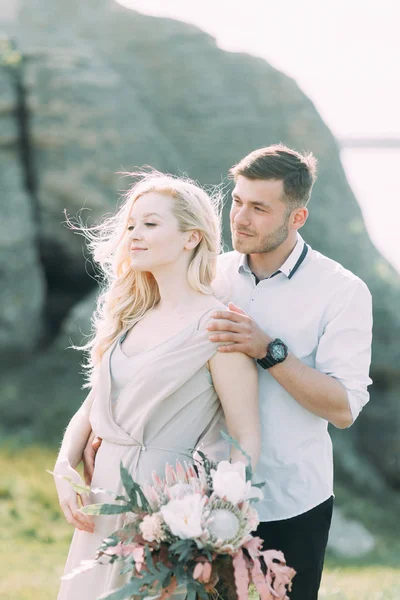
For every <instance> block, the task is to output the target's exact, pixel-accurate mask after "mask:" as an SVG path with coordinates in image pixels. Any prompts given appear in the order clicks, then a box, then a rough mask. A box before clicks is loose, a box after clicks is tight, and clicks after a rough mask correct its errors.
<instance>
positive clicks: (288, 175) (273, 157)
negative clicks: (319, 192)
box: [229, 144, 317, 211]
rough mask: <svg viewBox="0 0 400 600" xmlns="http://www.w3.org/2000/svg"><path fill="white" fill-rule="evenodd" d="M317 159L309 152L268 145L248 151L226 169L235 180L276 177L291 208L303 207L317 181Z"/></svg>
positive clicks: (278, 145)
mask: <svg viewBox="0 0 400 600" xmlns="http://www.w3.org/2000/svg"><path fill="white" fill-rule="evenodd" d="M316 172H317V159H316V158H315V157H314V156H313V154H312V153H311V152H310V153H308V154H301V153H300V152H296V150H292V149H291V148H288V147H287V146H284V145H283V144H276V145H273V146H267V147H266V148H259V149H258V150H254V151H253V152H250V154H248V155H247V156H245V157H244V158H242V160H241V161H240V162H238V164H237V165H235V166H234V167H232V168H231V169H230V170H229V174H230V176H231V177H233V179H234V180H235V181H236V180H237V178H238V177H239V176H240V175H242V176H243V177H247V179H266V180H268V179H278V180H281V181H282V182H283V190H284V198H282V200H283V201H284V202H285V203H286V204H287V205H288V208H289V209H290V211H292V210H293V209H295V208H300V207H301V206H306V204H307V202H308V201H309V199H310V196H311V190H312V187H313V185H314V182H315V180H316Z"/></svg>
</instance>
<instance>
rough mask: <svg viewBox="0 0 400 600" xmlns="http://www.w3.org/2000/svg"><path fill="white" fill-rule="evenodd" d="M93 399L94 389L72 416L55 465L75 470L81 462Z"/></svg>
mask: <svg viewBox="0 0 400 600" xmlns="http://www.w3.org/2000/svg"><path fill="white" fill-rule="evenodd" d="M93 398H94V388H92V389H91V391H90V392H89V394H88V395H87V397H86V399H85V401H84V402H83V404H82V406H81V407H80V408H79V409H78V410H77V412H76V413H75V414H74V416H73V417H72V419H71V420H70V422H69V423H68V426H67V429H66V430H65V434H64V437H63V440H62V443H61V448H60V451H59V453H58V457H57V461H56V466H57V465H69V466H71V467H72V468H73V469H75V468H76V467H77V466H78V465H79V463H80V462H81V460H82V452H83V449H84V448H85V446H86V442H87V440H88V437H89V434H90V432H91V430H92V427H91V425H90V421H89V414H90V409H91V407H92V403H93Z"/></svg>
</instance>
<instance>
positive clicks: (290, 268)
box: [238, 233, 308, 279]
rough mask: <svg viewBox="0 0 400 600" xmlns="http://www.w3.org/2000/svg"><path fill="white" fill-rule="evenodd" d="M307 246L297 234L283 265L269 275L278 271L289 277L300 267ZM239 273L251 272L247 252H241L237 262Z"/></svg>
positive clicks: (305, 254)
mask: <svg viewBox="0 0 400 600" xmlns="http://www.w3.org/2000/svg"><path fill="white" fill-rule="evenodd" d="M307 252H308V246H307V244H306V243H305V241H304V240H303V238H302V237H301V235H300V234H299V233H298V234H297V242H296V245H295V247H294V248H293V250H292V252H291V253H290V254H289V256H288V257H287V259H286V260H285V262H284V263H283V265H282V266H281V267H280V268H279V269H278V270H277V271H276V272H275V273H273V274H272V275H271V276H270V277H273V276H274V275H277V274H278V273H283V274H284V275H286V277H287V278H288V279H291V278H292V277H293V275H294V274H295V272H296V271H297V269H298V268H299V267H300V265H301V263H302V262H303V260H304V259H305V257H306V256H307ZM238 271H239V273H243V272H244V273H249V274H251V273H252V272H251V269H250V267H249V262H248V258H247V254H241V256H240V260H239V264H238Z"/></svg>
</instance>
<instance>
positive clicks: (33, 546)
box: [0, 447, 400, 600]
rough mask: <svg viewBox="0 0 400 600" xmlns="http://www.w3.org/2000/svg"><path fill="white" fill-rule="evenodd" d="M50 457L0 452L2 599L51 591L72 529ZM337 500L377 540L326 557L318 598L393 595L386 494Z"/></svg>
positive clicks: (394, 560) (388, 598)
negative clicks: (369, 549) (358, 551)
mask: <svg viewBox="0 0 400 600" xmlns="http://www.w3.org/2000/svg"><path fill="white" fill-rule="evenodd" d="M54 460H55V452H54V451H53V450H46V449H41V448H35V447H33V448H32V447H30V448H25V449H23V450H19V451H17V450H14V449H8V450H7V449H4V448H3V449H2V450H0V474H1V475H0V539H1V540H2V543H1V544H0V598H1V599H2V600H55V598H56V597H57V590H58V583H59V577H60V576H61V574H62V571H63V566H64V563H65V559H66V556H67V552H68V547H69V543H70V540H71V536H72V528H71V526H70V525H68V523H66V521H65V520H64V517H63V516H62V513H61V509H60V508H59V506H58V501H57V495H56V492H55V488H54V483H53V478H52V477H51V476H50V475H49V474H48V473H46V469H50V470H51V469H52V468H53V465H54ZM337 502H338V503H340V505H341V506H342V507H343V509H344V510H345V512H346V514H348V516H350V517H358V518H361V519H363V520H364V521H365V522H368V526H369V528H370V529H371V531H372V532H373V533H374V534H375V535H376V537H377V540H378V544H377V548H376V550H375V551H374V553H373V554H371V555H369V556H368V557H366V558H364V559H363V560H357V561H352V562H349V563H347V564H344V563H343V561H342V562H340V561H339V560H338V559H335V558H334V557H329V556H328V558H327V564H326V569H325V572H324V577H323V582H322V586H321V593H320V600H399V599H400V568H399V566H400V542H399V540H398V536H396V531H395V529H394V527H397V523H396V522H394V521H395V519H394V515H395V514H396V512H395V511H393V506H392V507H391V506H390V502H389V501H388V504H387V505H385V500H382V503H381V504H382V506H381V507H379V506H374V505H373V504H371V502H368V501H367V500H366V499H365V498H363V497H361V496H360V497H354V496H352V495H350V494H349V492H348V491H346V490H345V489H341V488H340V487H339V489H338V490H337ZM391 508H392V513H391V514H392V516H391V515H390V509H391ZM252 598H253V600H255V598H256V596H254V595H253V597H252ZM71 600H72V599H71Z"/></svg>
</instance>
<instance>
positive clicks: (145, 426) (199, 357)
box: [58, 301, 224, 600]
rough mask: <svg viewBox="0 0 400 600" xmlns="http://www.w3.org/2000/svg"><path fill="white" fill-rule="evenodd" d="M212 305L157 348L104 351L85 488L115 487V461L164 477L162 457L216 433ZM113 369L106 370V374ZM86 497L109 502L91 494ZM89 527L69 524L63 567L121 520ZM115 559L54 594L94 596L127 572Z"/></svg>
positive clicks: (100, 520) (143, 475) (142, 477)
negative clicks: (97, 441) (92, 459)
mask: <svg viewBox="0 0 400 600" xmlns="http://www.w3.org/2000/svg"><path fill="white" fill-rule="evenodd" d="M221 306H223V305H222V304H221V303H218V304H217V301H216V305H215V307H214V308H213V309H211V310H208V311H207V312H206V313H204V314H203V316H202V317H201V318H200V319H197V320H196V321H195V322H193V323H192V324H191V325H189V326H188V327H186V328H185V329H183V330H182V331H179V332H178V333H177V334H176V335H174V336H172V337H171V338H169V339H168V340H166V341H164V342H162V343H161V344H158V345H157V346H156V347H154V348H152V349H150V350H148V351H145V352H141V353H139V354H136V355H134V356H132V357H129V358H128V357H126V356H125V355H124V354H123V351H122V348H121V345H120V341H121V337H122V336H121V337H120V338H119V339H118V340H117V341H116V342H114V344H112V346H111V347H110V348H109V349H108V350H107V352H106V353H105V354H104V356H103V359H102V363H101V367H100V376H99V378H100V380H99V385H98V386H97V389H98V392H97V395H96V397H95V399H94V401H93V405H92V409H91V413H90V422H91V425H92V429H93V432H94V433H95V434H96V435H98V436H100V437H101V438H102V439H103V442H102V444H101V446H100V449H99V450H98V452H97V455H96V464H95V470H94V474H93V480H92V487H93V488H95V487H101V488H105V489H107V490H111V491H113V492H117V493H122V491H123V489H122V487H121V484H120V475H119V465H120V462H121V461H122V463H123V464H124V466H125V467H126V468H128V470H129V472H130V473H131V475H132V476H133V478H134V479H135V481H137V482H138V483H144V482H145V481H146V480H147V481H151V473H152V471H153V470H155V471H156V472H157V473H158V474H159V475H160V476H163V474H164V469H165V464H166V463H167V462H168V463H170V464H171V465H174V464H175V460H176V459H180V460H181V461H183V460H190V458H191V454H192V450H193V448H195V447H197V446H198V445H199V443H200V442H201V441H204V440H205V439H207V440H209V441H210V443H212V441H213V440H214V441H215V440H217V439H218V437H219V429H220V428H221V426H222V425H223V424H224V419H223V413H222V407H221V403H220V401H219V399H218V397H217V394H216V392H215V389H214V387H213V385H212V382H211V380H210V375H209V372H208V369H207V366H206V364H207V361H208V360H209V359H210V358H212V356H213V355H214V354H215V352H216V351H217V348H218V344H216V343H213V342H210V341H209V339H208V335H209V332H208V331H207V329H206V323H207V321H208V320H209V318H210V317H211V312H212V311H213V310H215V308H220V307H221ZM111 369H112V373H111ZM90 500H91V502H93V503H98V502H110V501H111V502H112V498H110V496H108V495H106V494H96V495H93V494H92V497H91V498H90ZM94 519H95V532H94V533H93V534H90V533H87V532H85V531H79V530H78V529H76V530H75V533H74V536H73V540H72V543H71V547H70V551H69V554H68V559H67V563H66V566H65V573H66V574H67V573H70V572H71V571H72V570H73V569H74V568H76V567H77V566H79V564H80V562H81V560H90V559H93V558H94V557H95V554H96V549H97V548H98V547H99V546H100V544H101V541H102V539H103V538H104V537H107V535H109V534H110V533H112V532H113V531H114V530H116V529H117V528H118V527H120V526H121V524H122V519H123V517H122V516H99V517H94ZM120 568H121V566H120V565H118V563H117V564H114V565H101V566H96V567H95V568H94V569H92V570H91V571H88V572H86V573H81V574H79V575H77V576H76V577H75V578H73V579H70V580H66V581H63V582H62V584H61V588H60V592H59V596H58V600H95V599H97V598H98V597H99V596H100V595H102V594H105V593H106V592H110V591H111V590H113V589H115V588H117V587H119V586H121V585H122V584H123V583H125V582H126V581H127V580H129V578H130V577H129V575H124V576H121V575H120V574H119V570H120Z"/></svg>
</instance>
